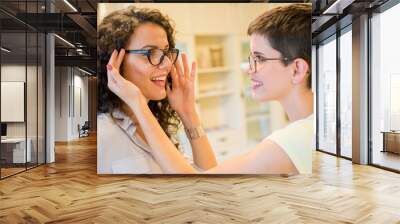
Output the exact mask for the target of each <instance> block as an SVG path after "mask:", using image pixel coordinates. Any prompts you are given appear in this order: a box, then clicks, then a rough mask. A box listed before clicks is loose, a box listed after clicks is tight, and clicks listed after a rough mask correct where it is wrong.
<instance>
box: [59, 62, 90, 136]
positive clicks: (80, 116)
mask: <svg viewBox="0 0 400 224" xmlns="http://www.w3.org/2000/svg"><path fill="white" fill-rule="evenodd" d="M82 75H84V74H83V73H82V72H80V71H79V70H77V69H76V68H71V67H56V77H55V78H56V84H55V85H56V91H55V124H56V128H55V129H56V132H55V141H70V140H73V139H77V138H78V137H79V135H78V134H79V133H78V124H80V125H83V124H84V122H85V121H87V120H88V105H89V104H88V78H87V77H84V76H82ZM79 95H80V97H79ZM80 106H81V107H82V108H81V110H82V112H81V113H80V108H79V107H80Z"/></svg>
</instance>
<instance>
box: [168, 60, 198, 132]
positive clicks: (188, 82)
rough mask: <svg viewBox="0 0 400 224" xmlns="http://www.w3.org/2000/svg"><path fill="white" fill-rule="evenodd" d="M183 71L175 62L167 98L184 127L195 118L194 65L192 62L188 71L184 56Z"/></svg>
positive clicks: (178, 63) (177, 61) (177, 62)
mask: <svg viewBox="0 0 400 224" xmlns="http://www.w3.org/2000/svg"><path fill="white" fill-rule="evenodd" d="M182 63H183V69H182V66H181V64H180V62H179V59H178V60H176V63H175V66H174V67H173V68H172V71H171V76H172V89H170V87H169V85H167V96H168V101H169V103H170V105H171V107H172V108H173V109H174V110H175V111H176V112H177V113H178V115H179V117H180V118H181V119H182V121H183V122H184V125H185V126H188V125H189V123H192V121H193V117H196V116H197V114H196V109H195V97H194V81H195V74H196V63H195V62H192V68H191V69H190V70H189V64H188V59H187V55H186V54H184V53H183V54H182Z"/></svg>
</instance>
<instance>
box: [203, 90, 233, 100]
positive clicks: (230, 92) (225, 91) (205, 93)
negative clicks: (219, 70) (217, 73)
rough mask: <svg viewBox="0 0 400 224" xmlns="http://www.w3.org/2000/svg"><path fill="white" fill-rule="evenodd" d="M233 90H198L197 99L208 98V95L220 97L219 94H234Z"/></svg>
mask: <svg viewBox="0 0 400 224" xmlns="http://www.w3.org/2000/svg"><path fill="white" fill-rule="evenodd" d="M234 93H235V92H234V91H233V90H210V91H207V92H205V91H204V92H200V93H199V96H198V99H205V98H210V97H220V96H227V95H231V94H234Z"/></svg>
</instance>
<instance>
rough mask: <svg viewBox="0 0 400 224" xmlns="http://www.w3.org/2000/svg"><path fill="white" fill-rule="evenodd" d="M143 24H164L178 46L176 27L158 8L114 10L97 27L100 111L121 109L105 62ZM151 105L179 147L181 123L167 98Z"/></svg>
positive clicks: (161, 123) (171, 39) (173, 43)
mask: <svg viewBox="0 0 400 224" xmlns="http://www.w3.org/2000/svg"><path fill="white" fill-rule="evenodd" d="M144 23H154V24H156V25H159V26H160V27H162V28H163V29H164V30H165V32H166V33H167V39H168V44H169V47H170V48H174V47H175V39H174V35H175V32H174V27H173V26H172V24H171V22H170V20H169V18H168V17H166V16H164V15H162V14H161V12H160V11H158V10H155V9H139V8H136V7H134V6H130V7H128V8H126V9H122V10H118V11H115V12H112V13H111V14H109V15H108V16H106V17H105V18H104V19H103V21H102V22H101V23H100V25H99V26H98V31H97V35H98V36H97V41H98V42H97V47H98V71H99V73H98V91H99V93H98V96H99V97H98V113H111V112H112V111H113V110H114V109H117V108H118V109H120V108H121V106H122V101H121V99H120V98H119V97H118V96H117V95H115V94H114V93H113V92H111V91H110V89H109V88H108V86H107V81H108V80H107V69H106V65H107V63H108V60H109V59H110V56H111V53H112V51H113V50H114V49H117V50H118V51H119V50H120V49H121V48H123V47H125V45H126V44H127V42H128V40H129V37H130V36H131V35H132V34H133V33H134V32H135V29H136V28H137V27H138V26H139V25H141V24H144ZM169 76H170V74H169ZM148 106H149V108H150V110H151V112H152V113H153V115H154V116H155V117H156V119H157V120H158V123H159V124H160V126H161V128H162V129H163V130H164V132H165V133H166V134H167V136H168V137H169V138H170V139H171V140H172V141H174V142H175V145H176V146H177V147H179V145H178V143H177V141H176V137H175V136H176V132H177V131H178V129H179V125H180V123H181V122H180V120H179V118H178V114H177V113H176V111H174V110H173V109H172V107H171V105H170V104H169V102H168V99H167V98H164V99H162V100H150V101H149V102H148Z"/></svg>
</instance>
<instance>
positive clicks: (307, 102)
mask: <svg viewBox="0 0 400 224" xmlns="http://www.w3.org/2000/svg"><path fill="white" fill-rule="evenodd" d="M278 101H279V102H280V103H281V105H282V107H283V109H284V110H285V111H286V113H287V114H288V117H289V121H290V123H292V122H294V121H297V120H300V119H304V118H306V117H308V116H310V115H311V114H312V113H313V108H314V105H313V93H312V91H311V90H310V89H293V91H291V92H290V93H289V94H287V95H286V96H284V97H283V98H281V99H279V100H278Z"/></svg>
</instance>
